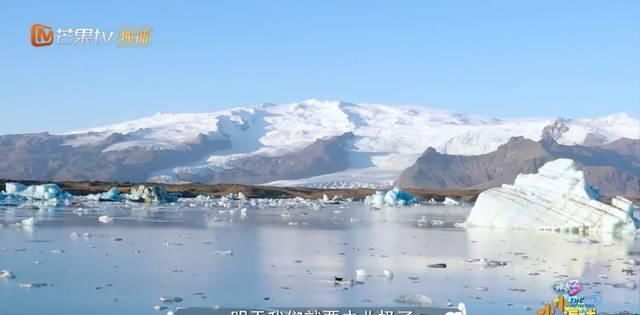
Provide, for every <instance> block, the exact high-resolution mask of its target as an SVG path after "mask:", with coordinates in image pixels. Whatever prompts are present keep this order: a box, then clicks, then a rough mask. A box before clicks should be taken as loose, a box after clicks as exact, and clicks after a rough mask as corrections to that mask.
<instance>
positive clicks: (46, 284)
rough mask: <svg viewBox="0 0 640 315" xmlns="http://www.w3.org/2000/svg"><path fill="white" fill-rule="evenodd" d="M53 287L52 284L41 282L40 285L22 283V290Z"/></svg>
mask: <svg viewBox="0 0 640 315" xmlns="http://www.w3.org/2000/svg"><path fill="white" fill-rule="evenodd" d="M50 286H53V285H52V284H50V283H46V282H39V283H20V287H21V288H25V289H31V288H43V287H50Z"/></svg>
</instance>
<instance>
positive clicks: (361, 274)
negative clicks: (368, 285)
mask: <svg viewBox="0 0 640 315" xmlns="http://www.w3.org/2000/svg"><path fill="white" fill-rule="evenodd" d="M366 277H367V271H366V270H364V269H356V280H358V281H363V280H364V279H365V278H366Z"/></svg>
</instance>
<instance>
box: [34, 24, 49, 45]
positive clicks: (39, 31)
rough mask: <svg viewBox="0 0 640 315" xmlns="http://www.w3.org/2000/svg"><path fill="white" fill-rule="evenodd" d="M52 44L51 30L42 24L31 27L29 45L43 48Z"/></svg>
mask: <svg viewBox="0 0 640 315" xmlns="http://www.w3.org/2000/svg"><path fill="white" fill-rule="evenodd" d="M51 44H53V30H52V29H51V27H50V26H46V25H43V24H33V25H31V45H33V47H43V46H49V45H51Z"/></svg>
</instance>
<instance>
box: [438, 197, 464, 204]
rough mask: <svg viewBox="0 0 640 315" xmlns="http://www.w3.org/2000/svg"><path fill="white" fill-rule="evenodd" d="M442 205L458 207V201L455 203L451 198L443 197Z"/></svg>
mask: <svg viewBox="0 0 640 315" xmlns="http://www.w3.org/2000/svg"><path fill="white" fill-rule="evenodd" d="M442 204H443V205H445V206H459V205H460V201H457V200H455V199H453V198H449V197H444V201H442Z"/></svg>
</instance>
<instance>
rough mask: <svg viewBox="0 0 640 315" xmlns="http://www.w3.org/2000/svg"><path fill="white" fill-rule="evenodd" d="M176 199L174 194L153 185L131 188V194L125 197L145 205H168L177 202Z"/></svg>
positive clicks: (176, 196)
mask: <svg viewBox="0 0 640 315" xmlns="http://www.w3.org/2000/svg"><path fill="white" fill-rule="evenodd" d="M178 197H179V196H178V195H177V194H175V193H170V192H167V190H166V189H165V188H164V187H162V186H155V185H154V186H146V185H140V186H138V187H132V188H131V193H130V194H128V195H126V198H127V199H128V200H131V201H138V202H146V203H170V202H175V201H177V200H178Z"/></svg>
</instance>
